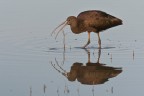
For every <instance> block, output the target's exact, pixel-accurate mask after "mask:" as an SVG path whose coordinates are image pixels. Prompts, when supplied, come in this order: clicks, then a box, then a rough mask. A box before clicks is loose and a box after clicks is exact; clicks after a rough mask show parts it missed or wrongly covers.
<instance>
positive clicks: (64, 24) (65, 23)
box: [51, 21, 67, 39]
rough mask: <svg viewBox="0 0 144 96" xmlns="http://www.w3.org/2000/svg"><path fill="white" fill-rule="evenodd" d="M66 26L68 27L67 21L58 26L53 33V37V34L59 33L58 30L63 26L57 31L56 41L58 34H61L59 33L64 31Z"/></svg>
mask: <svg viewBox="0 0 144 96" xmlns="http://www.w3.org/2000/svg"><path fill="white" fill-rule="evenodd" d="M62 25H63V26H62ZM66 25H67V21H65V22H63V23H61V24H60V25H59V26H57V27H56V28H55V29H54V30H53V31H52V33H51V35H53V34H54V33H55V32H56V31H57V29H58V28H59V27H61V26H62V27H61V28H60V29H59V30H58V31H57V34H56V37H55V39H56V38H57V36H58V34H59V32H60V31H62V30H63V28H64V27H65V26H66Z"/></svg>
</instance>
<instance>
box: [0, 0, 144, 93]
mask: <svg viewBox="0 0 144 96" xmlns="http://www.w3.org/2000/svg"><path fill="white" fill-rule="evenodd" d="M73 5H74V6H73ZM89 9H99V10H103V11H105V12H108V13H110V14H112V15H114V16H117V17H119V18H121V19H122V20H123V23H124V25H122V26H118V27H115V28H112V29H109V30H106V31H105V32H102V33H101V34H100V35H101V39H102V49H101V50H98V45H97V36H96V34H94V33H92V34H91V44H90V45H89V47H88V48H87V50H85V49H81V48H80V47H81V46H82V45H84V44H85V43H86V41H87V33H83V34H79V35H75V34H73V33H72V32H71V30H70V29H69V27H67V28H66V29H65V31H64V32H65V33H66V38H65V39H66V40H65V46H66V48H65V50H64V47H63V46H64V45H63V35H62V34H61V35H59V36H58V38H57V40H55V39H54V36H53V37H52V36H51V35H50V34H51V32H52V30H53V29H54V28H55V27H56V26H57V25H58V24H60V23H61V22H63V21H64V20H65V19H66V18H67V17H68V16H69V15H75V16H76V15H77V14H78V13H80V12H82V11H85V10H89ZM143 9H144V8H143V1H142V0H138V1H128V0H127V1H124V0H121V1H112V0H111V1H76V0H72V1H65V0H62V1H56V0H53V1H50V0H49V1H47V0H42V1H38V0H31V1H29V0H24V1H20V0H1V1H0V13H1V15H0V21H1V22H0V96H108V95H111V96H112V95H113V96H126V95H127V96H136V95H143V89H144V83H143V81H144V76H143V73H144V65H143V62H144V44H143V41H144V38H143V35H144V33H143V31H144V30H143V25H144V22H143V21H142V18H143V16H144V13H143Z"/></svg>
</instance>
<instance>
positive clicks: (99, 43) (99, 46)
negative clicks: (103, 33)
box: [97, 32, 101, 48]
mask: <svg viewBox="0 0 144 96" xmlns="http://www.w3.org/2000/svg"><path fill="white" fill-rule="evenodd" d="M97 35H98V48H101V39H100V33H99V32H98V33H97Z"/></svg>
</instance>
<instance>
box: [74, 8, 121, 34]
mask: <svg viewBox="0 0 144 96" xmlns="http://www.w3.org/2000/svg"><path fill="white" fill-rule="evenodd" d="M121 24H122V20H120V19H118V18H116V17H114V16H112V15H109V14H107V13H105V12H102V11H98V10H90V11H84V12H81V13H80V14H79V15H78V16H77V26H78V29H79V30H78V32H76V33H81V32H85V31H90V32H100V31H103V30H106V29H108V28H111V27H114V26H117V25H121Z"/></svg>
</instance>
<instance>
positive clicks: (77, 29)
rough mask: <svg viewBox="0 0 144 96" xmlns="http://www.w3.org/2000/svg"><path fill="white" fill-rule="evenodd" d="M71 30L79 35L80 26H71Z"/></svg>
mask: <svg viewBox="0 0 144 96" xmlns="http://www.w3.org/2000/svg"><path fill="white" fill-rule="evenodd" d="M71 30H72V32H73V33H75V34H77V33H78V32H79V28H78V26H71Z"/></svg>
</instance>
